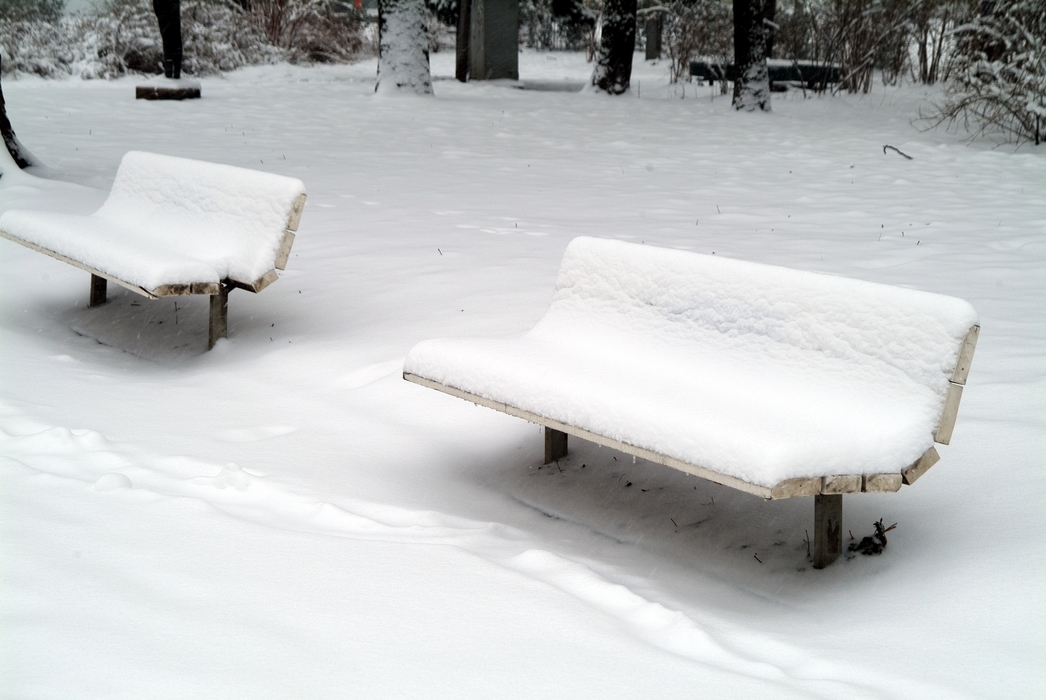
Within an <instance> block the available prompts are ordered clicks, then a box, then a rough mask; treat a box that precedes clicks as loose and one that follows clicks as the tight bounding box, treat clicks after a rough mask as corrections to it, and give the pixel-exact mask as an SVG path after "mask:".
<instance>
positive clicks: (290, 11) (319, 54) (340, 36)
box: [248, 0, 363, 63]
mask: <svg viewBox="0 0 1046 700" xmlns="http://www.w3.org/2000/svg"><path fill="white" fill-rule="evenodd" d="M250 7H251V10H250V11H249V13H248V17H249V19H250V21H251V23H252V24H253V25H254V26H256V27H257V28H258V29H259V30H260V31H261V32H262V33H264V35H265V37H266V38H267V39H268V42H269V43H270V44H272V45H273V46H278V47H280V48H282V49H286V50H287V51H288V54H289V55H288V58H289V59H290V60H292V61H318V62H324V63H326V62H331V61H344V60H348V59H350V58H352V57H353V56H355V55H357V54H358V53H359V51H360V49H361V48H362V46H363V37H362V31H361V30H362V27H361V19H362V18H361V16H359V15H357V14H356V13H355V12H349V11H346V10H344V9H342V8H341V7H335V6H334V5H332V4H331V3H330V2H328V1H327V0H252V2H251V3H250Z"/></svg>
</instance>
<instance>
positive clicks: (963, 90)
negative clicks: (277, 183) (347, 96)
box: [0, 0, 1046, 143]
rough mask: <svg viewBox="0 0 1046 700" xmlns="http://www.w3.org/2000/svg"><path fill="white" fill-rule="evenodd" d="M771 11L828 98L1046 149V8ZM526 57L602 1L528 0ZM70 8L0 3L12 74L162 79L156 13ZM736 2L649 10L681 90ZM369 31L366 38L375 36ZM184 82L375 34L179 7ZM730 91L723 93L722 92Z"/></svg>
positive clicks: (852, 1) (775, 45) (446, 18)
mask: <svg viewBox="0 0 1046 700" xmlns="http://www.w3.org/2000/svg"><path fill="white" fill-rule="evenodd" d="M746 1H747V2H753V3H762V4H763V7H762V10H763V15H764V16H765V17H766V18H767V21H766V23H765V26H766V31H767V38H768V46H769V47H770V48H769V57H770V58H773V59H779V60H786V61H814V62H818V63H824V64H835V65H838V66H839V68H840V74H841V76H842V80H841V82H840V83H839V84H838V85H837V86H835V87H834V88H832V89H836V90H846V91H849V92H868V91H869V90H870V89H871V87H872V84H873V81H874V80H876V79H878V80H881V81H882V82H883V83H885V84H894V83H897V82H898V81H901V80H911V81H914V82H919V83H924V84H928V85H931V84H934V83H937V82H945V83H946V88H945V90H944V92H943V98H941V99H940V100H939V101H938V103H937V104H936V105H934V107H933V108H932V109H928V110H926V115H925V116H926V118H927V119H928V120H929V121H930V122H931V123H940V122H951V123H956V122H959V123H961V124H963V125H964V126H966V127H968V128H969V129H971V130H972V131H973V132H974V133H980V132H984V131H998V132H1000V133H1004V134H1006V135H1007V136H1008V137H1012V138H1013V139H1015V140H1017V141H1021V140H1029V141H1032V142H1034V143H1040V142H1042V141H1043V140H1046V0H746ZM427 4H428V6H429V8H430V9H431V11H432V20H431V22H430V27H429V31H428V33H429V49H430V50H431V51H437V50H439V49H440V48H441V47H449V46H451V45H452V41H451V39H450V37H451V36H452V32H453V27H454V26H456V22H457V13H458V8H457V0H427ZM519 7H520V44H521V45H522V46H526V47H530V48H536V49H543V50H587V51H589V53H590V56H591V52H592V51H593V49H594V47H595V46H596V42H597V41H598V38H599V27H600V18H601V13H602V11H603V0H520V5H519ZM62 9H63V0H0V54H2V55H3V63H2V69H3V72H4V74H5V75H6V74H9V73H29V74H36V75H42V76H48V77H55V76H61V75H78V76H81V77H85V78H111V77H116V76H120V75H124V74H126V73H157V72H160V70H161V63H162V51H161V42H160V36H159V31H158V29H157V22H156V17H155V15H154V14H153V10H152V6H151V0H107V2H105V4H103V5H101V6H99V7H97V8H96V9H94V10H92V11H88V12H81V13H74V14H63V11H62ZM732 18H733V12H732V2H731V1H730V0H726V1H724V0H640V3H639V13H638V18H637V19H638V21H637V26H638V32H637V37H638V46H637V48H642V47H643V45H644V44H645V42H646V40H647V37H646V32H647V28H648V27H650V26H652V25H651V24H650V20H654V21H656V22H659V23H660V27H661V33H662V46H663V54H664V57H665V59H667V60H668V62H669V72H670V78H671V80H673V81H677V80H687V79H689V63H690V61H691V60H692V59H695V58H698V57H700V58H703V59H705V60H709V61H713V62H717V63H721V64H727V63H731V62H732V60H733V21H732ZM368 28H370V30H369V31H368ZM182 33H183V37H184V44H185V62H184V68H185V71H186V72H187V73H189V74H195V75H207V74H212V73H218V72H222V71H229V70H233V69H236V68H239V67H242V66H246V65H252V64H259V63H272V62H278V61H291V62H316V61H346V60H352V59H353V58H356V57H358V56H360V55H361V54H373V52H374V51H375V41H374V34H375V33H374V31H373V24H370V23H368V22H367V18H366V16H365V15H364V14H363V13H362V12H358V11H357V10H355V9H354V8H353V5H352V3H351V2H344V1H342V0H183V2H182ZM724 87H725V86H724Z"/></svg>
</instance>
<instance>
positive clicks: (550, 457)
mask: <svg viewBox="0 0 1046 700" xmlns="http://www.w3.org/2000/svg"><path fill="white" fill-rule="evenodd" d="M566 456H567V434H566V433H564V432H563V431H561V430H556V429H555V428H549V427H548V426H545V464H551V463H552V462H555V461H556V460H557V459H562V458H564V457H566Z"/></svg>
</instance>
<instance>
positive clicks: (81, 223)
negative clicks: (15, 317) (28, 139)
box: [0, 151, 305, 290]
mask: <svg viewBox="0 0 1046 700" xmlns="http://www.w3.org/2000/svg"><path fill="white" fill-rule="evenodd" d="M303 194H305V185H304V183H302V181H301V180H297V179H295V178H290V177H284V176H282V175H273V174H271V173H263V172H259V171H256V170H248V169H246V168H237V167H234V166H231V165H221V164H217V163H206V162H202V161H196V160H189V159H187V158H175V157H172V156H164V155H158V154H155V153H142V152H139V151H130V152H128V153H127V154H126V155H124V157H123V160H122V161H121V162H120V168H119V170H118V171H117V173H116V180H115V181H114V182H113V186H112V190H111V191H110V193H109V198H108V199H107V200H106V201H105V203H104V204H103V205H102V207H101V208H100V209H98V211H96V212H95V213H94V214H91V215H90V216H78V215H72V214H59V213H53V212H46V211H29V210H11V211H7V212H5V213H4V214H3V216H0V231H3V232H4V233H5V234H7V235H9V236H12V237H14V238H17V239H20V240H22V241H25V242H27V243H31V244H34V245H36V246H39V247H41V248H44V249H46V250H48V251H53V252H55V253H58V254H59V255H62V256H65V257H67V258H69V259H71V260H74V261H76V262H78V263H82V264H83V265H85V266H87V267H89V268H92V269H94V270H97V271H99V272H102V273H104V274H106V275H111V276H112V277H114V278H117V279H119V280H122V281H124V282H127V283H129V284H131V285H134V286H137V287H141V288H142V289H145V290H154V289H157V288H158V287H161V286H164V285H184V284H193V283H216V282H220V281H222V280H232V281H235V282H242V283H243V284H246V285H250V284H252V283H254V282H256V281H257V280H259V279H260V278H262V277H263V276H264V275H266V274H267V273H269V272H270V271H272V270H273V269H274V267H275V263H276V256H277V253H278V251H279V248H280V244H281V243H282V241H283V237H284V233H285V230H286V227H287V224H288V220H289V217H290V215H291V212H292V210H293V208H294V205H295V202H296V201H297V200H298V198H299V197H300V196H301V195H303Z"/></svg>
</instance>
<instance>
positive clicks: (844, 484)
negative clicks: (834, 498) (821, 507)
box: [821, 474, 864, 494]
mask: <svg viewBox="0 0 1046 700" xmlns="http://www.w3.org/2000/svg"><path fill="white" fill-rule="evenodd" d="M863 481H864V480H863V479H862V478H861V475H860V474H837V475H835V476H826V477H825V478H824V485H822V486H821V493H824V494H834V493H860V492H861V485H862V483H863Z"/></svg>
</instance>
